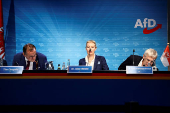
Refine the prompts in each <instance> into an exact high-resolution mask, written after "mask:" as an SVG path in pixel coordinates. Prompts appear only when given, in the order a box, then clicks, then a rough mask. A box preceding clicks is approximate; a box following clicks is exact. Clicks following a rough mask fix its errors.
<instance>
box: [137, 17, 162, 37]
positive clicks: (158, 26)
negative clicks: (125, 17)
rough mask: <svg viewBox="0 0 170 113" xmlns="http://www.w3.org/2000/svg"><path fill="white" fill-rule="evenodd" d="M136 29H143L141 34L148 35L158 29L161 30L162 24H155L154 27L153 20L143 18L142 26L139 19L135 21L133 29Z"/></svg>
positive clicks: (154, 22)
mask: <svg viewBox="0 0 170 113" xmlns="http://www.w3.org/2000/svg"><path fill="white" fill-rule="evenodd" d="M147 25H148V26H147ZM137 27H141V28H145V29H144V30H143V34H150V33H153V32H155V31H157V30H158V29H159V28H160V29H161V28H162V24H157V25H156V21H155V20H154V19H148V18H145V19H144V20H143V24H142V22H141V20H140V19H137V21H136V24H135V27H134V28H137ZM147 28H152V29H149V30H148V29H147Z"/></svg>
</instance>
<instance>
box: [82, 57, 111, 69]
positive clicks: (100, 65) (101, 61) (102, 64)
mask: <svg viewBox="0 0 170 113" xmlns="http://www.w3.org/2000/svg"><path fill="white" fill-rule="evenodd" d="M79 65H86V60H85V58H82V59H80V60H79ZM93 70H109V67H108V65H107V63H106V60H105V58H104V57H103V56H98V55H95V61H94V69H93Z"/></svg>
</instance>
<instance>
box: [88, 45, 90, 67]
mask: <svg viewBox="0 0 170 113" xmlns="http://www.w3.org/2000/svg"><path fill="white" fill-rule="evenodd" d="M90 52H91V48H90V50H89V57H90ZM89 57H88V64H89Z"/></svg>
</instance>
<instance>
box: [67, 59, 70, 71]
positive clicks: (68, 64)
mask: <svg viewBox="0 0 170 113" xmlns="http://www.w3.org/2000/svg"><path fill="white" fill-rule="evenodd" d="M69 66H70V59H68V61H67V70H68V67H69Z"/></svg>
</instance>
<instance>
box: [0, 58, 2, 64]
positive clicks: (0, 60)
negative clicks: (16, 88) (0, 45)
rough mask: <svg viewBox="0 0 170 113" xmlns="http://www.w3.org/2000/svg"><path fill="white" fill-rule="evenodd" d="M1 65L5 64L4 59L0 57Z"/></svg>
mask: <svg viewBox="0 0 170 113" xmlns="http://www.w3.org/2000/svg"><path fill="white" fill-rule="evenodd" d="M0 66H3V59H2V58H0Z"/></svg>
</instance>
